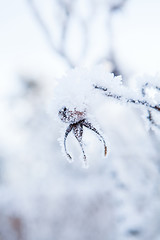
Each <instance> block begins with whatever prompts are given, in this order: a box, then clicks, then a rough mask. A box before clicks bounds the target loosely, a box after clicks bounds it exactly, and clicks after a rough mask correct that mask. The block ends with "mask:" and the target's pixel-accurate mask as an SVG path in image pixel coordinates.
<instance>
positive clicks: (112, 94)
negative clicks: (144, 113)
mask: <svg viewBox="0 0 160 240" xmlns="http://www.w3.org/2000/svg"><path fill="white" fill-rule="evenodd" d="M93 87H94V88H95V89H99V90H102V91H104V92H105V95H106V96H107V97H111V98H115V99H117V100H120V101H124V102H126V103H134V104H136V105H142V106H145V107H148V108H151V109H154V110H156V111H159V112H160V104H159V105H152V104H150V103H149V102H147V101H145V100H144V101H143V100H139V99H132V98H126V97H123V96H121V95H117V94H114V93H112V92H109V91H108V89H107V88H104V87H101V86H97V85H93Z"/></svg>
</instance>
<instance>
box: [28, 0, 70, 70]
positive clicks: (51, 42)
mask: <svg viewBox="0 0 160 240" xmlns="http://www.w3.org/2000/svg"><path fill="white" fill-rule="evenodd" d="M27 2H28V4H29V6H30V9H31V10H32V12H33V15H34V16H35V18H36V20H37V22H38V23H39V25H40V27H41V29H42V31H43V33H44V35H45V37H46V40H47V42H48V44H49V46H50V48H51V49H52V51H53V52H54V53H58V54H59V55H60V56H61V57H62V58H64V59H65V61H66V62H67V64H68V65H69V66H70V67H71V68H73V67H74V64H73V62H72V61H71V60H70V58H69V57H68V56H67V54H66V53H65V51H64V48H62V47H61V46H60V47H59V48H58V47H56V45H55V44H54V40H53V37H52V35H51V33H50V31H49V29H48V27H47V25H46V24H45V22H44V20H43V18H42V17H41V15H40V13H39V11H38V9H37V7H36V5H35V4H34V0H27Z"/></svg>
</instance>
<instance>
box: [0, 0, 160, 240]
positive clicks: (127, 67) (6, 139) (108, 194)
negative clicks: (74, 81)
mask: <svg viewBox="0 0 160 240" xmlns="http://www.w3.org/2000/svg"><path fill="white" fill-rule="evenodd" d="M159 26H160V2H159V1H158V0H141V1H138V0H14V1H11V0H5V1H0V240H64V239H65V240H82V239H83V240H125V239H126V240H130V239H136V240H151V239H152V240H160V185H159V182H160V172H159V171H160V148H159V144H160V130H159V129H156V130H155V129H151V128H149V131H147V130H146V126H145V124H144V118H146V115H144V112H142V111H141V109H140V110H137V109H134V108H132V107H127V106H123V105H120V104H117V103H116V102H114V101H107V99H106V102H105V100H104V101H102V102H101V104H100V105H97V106H95V108H94V115H95V118H96V120H97V122H98V123H99V125H100V126H101V129H102V131H103V132H104V134H105V135H106V136H107V141H108V144H109V155H108V157H107V158H106V159H104V158H103V156H102V149H101V143H99V142H97V138H96V137H95V136H94V135H93V133H92V132H89V131H87V130H86V131H85V133H84V134H85V136H84V141H85V148H86V154H87V156H88V160H89V164H90V167H89V169H87V170H86V169H84V168H82V163H81V160H80V158H79V155H80V149H79V146H78V143H75V140H74V138H72V136H71V137H70V139H69V141H70V149H71V150H72V152H73V154H74V158H75V161H74V162H73V163H72V164H69V163H68V162H67V161H66V159H65V158H64V156H63V154H62V152H61V147H60V144H59V142H58V139H59V137H60V135H61V133H60V132H61V125H60V123H59V122H58V121H55V120H54V116H52V114H49V113H48V112H50V110H48V109H50V107H49V106H50V104H52V105H54V104H56V103H55V102H54V101H55V100H54V101H53V100H52V99H53V97H54V89H55V86H56V84H57V83H58V79H59V78H60V77H62V76H63V75H64V73H65V72H66V71H68V70H70V69H73V68H74V67H76V66H86V67H92V66H95V65H97V64H101V65H104V67H105V68H106V70H107V71H110V72H113V73H114V74H115V75H116V76H117V75H122V76H123V83H124V85H126V86H138V85H139V82H140V81H141V80H140V79H141V78H143V81H145V79H147V81H150V83H151V84H152V79H156V82H158V80H157V79H159V71H160V45H159V42H160V27H159ZM137 75H138V76H141V78H137V77H136V76H137ZM79 94H80V93H79ZM142 115H143V117H142ZM155 117H156V118H157V120H159V115H158V114H157V116H155ZM76 144H77V145H76Z"/></svg>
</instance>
